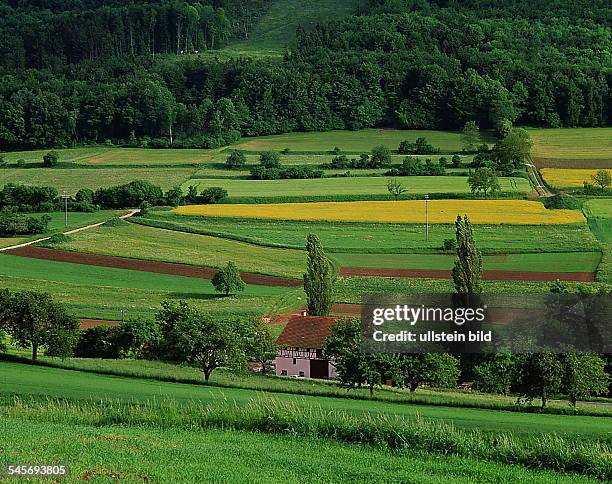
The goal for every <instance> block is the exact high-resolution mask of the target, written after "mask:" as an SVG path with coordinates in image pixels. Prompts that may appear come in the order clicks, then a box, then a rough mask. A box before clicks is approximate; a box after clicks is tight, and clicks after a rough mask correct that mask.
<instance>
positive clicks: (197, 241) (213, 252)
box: [54, 223, 306, 277]
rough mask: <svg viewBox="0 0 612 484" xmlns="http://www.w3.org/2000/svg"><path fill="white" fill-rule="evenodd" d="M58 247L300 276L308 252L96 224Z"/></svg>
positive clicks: (184, 234)
mask: <svg viewBox="0 0 612 484" xmlns="http://www.w3.org/2000/svg"><path fill="white" fill-rule="evenodd" d="M54 247H55V248H58V249H66V250H74V251H78V252H91V253H95V254H103V255H116V256H121V257H130V258H134V259H149V260H159V261H167V262H182V263H185V264H192V265H202V266H209V267H223V266H225V265H226V264H227V262H228V261H229V260H232V261H233V262H235V263H236V265H237V266H238V267H239V268H240V269H241V270H243V271H249V272H257V273H262V274H272V275H284V276H295V277H301V276H302V274H303V273H304V268H305V267H306V254H305V252H303V251H298V250H294V249H274V248H269V247H259V246H256V245H253V244H247V243H244V242H237V241H234V240H227V239H222V238H218V237H208V236H205V235H196V234H188V233H183V232H173V231H170V230H161V229H155V228H151V227H146V226H143V225H136V224H128V223H126V225H121V226H114V227H107V226H102V227H97V228H95V229H92V230H87V231H83V232H81V233H78V234H74V235H73V236H71V240H70V241H69V242H63V243H60V244H55V245H54Z"/></svg>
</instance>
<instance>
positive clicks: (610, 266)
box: [584, 198, 612, 283]
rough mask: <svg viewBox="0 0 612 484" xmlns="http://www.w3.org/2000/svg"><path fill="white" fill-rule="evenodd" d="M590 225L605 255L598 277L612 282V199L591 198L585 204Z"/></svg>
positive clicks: (603, 280)
mask: <svg viewBox="0 0 612 484" xmlns="http://www.w3.org/2000/svg"><path fill="white" fill-rule="evenodd" d="M584 212H585V214H586V216H587V217H588V220H589V227H590V228H591V231H592V232H593V233H594V234H595V236H596V237H597V239H598V240H599V241H600V242H601V246H602V249H603V257H602V260H601V264H600V265H599V267H598V271H597V279H598V280H600V281H602V282H608V283H612V199H610V198H599V199H594V200H589V201H588V202H587V203H586V204H585V206H584Z"/></svg>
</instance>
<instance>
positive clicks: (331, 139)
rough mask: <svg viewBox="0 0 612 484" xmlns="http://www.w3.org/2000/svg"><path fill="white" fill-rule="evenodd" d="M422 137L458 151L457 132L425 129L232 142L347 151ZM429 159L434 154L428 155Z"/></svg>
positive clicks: (256, 147)
mask: <svg viewBox="0 0 612 484" xmlns="http://www.w3.org/2000/svg"><path fill="white" fill-rule="evenodd" d="M420 137H424V138H426V139H427V141H429V143H431V144H432V145H433V146H434V147H436V148H438V149H441V150H445V151H461V149H462V143H461V136H460V134H459V133H458V132H451V131H428V130H396V129H364V130H361V131H342V130H339V131H327V132H322V133H320V132H311V133H288V134H279V135H272V136H260V137H257V138H245V139H244V140H242V141H240V142H239V143H236V144H235V145H232V146H231V147H230V148H235V149H239V150H245V151H267V150H274V151H282V150H284V149H287V148H288V149H290V150H293V151H299V152H303V151H312V152H315V153H321V152H328V151H332V150H333V149H334V148H336V147H338V148H340V149H341V150H342V151H344V152H347V153H362V152H369V151H370V150H371V149H372V148H374V147H375V146H377V145H381V144H382V145H385V146H387V147H388V148H389V149H391V150H396V149H397V147H398V145H399V144H400V143H401V142H402V141H411V142H414V141H415V140H416V139H417V138H420ZM431 157H432V158H434V157H435V155H431Z"/></svg>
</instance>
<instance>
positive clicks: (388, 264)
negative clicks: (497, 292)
mask: <svg viewBox="0 0 612 484" xmlns="http://www.w3.org/2000/svg"><path fill="white" fill-rule="evenodd" d="M53 247H54V248H57V249H64V250H71V251H77V252H87V253H94V254H102V255H114V256H120V257H129V258H135V259H149V260H159V261H168V262H181V263H186V264H193V265H203V266H210V267H222V266H223V265H225V264H226V263H227V261H228V260H232V261H234V262H235V263H236V265H237V266H238V268H239V269H241V270H244V271H249V272H259V273H263V274H271V275H282V276H292V277H297V278H299V277H300V276H301V275H302V274H303V273H304V270H305V261H306V255H305V253H304V252H303V251H301V250H296V249H281V248H270V247H261V246H257V245H253V244H249V243H244V242H239V241H235V240H228V239H224V238H219V237H210V236H206V235H197V234H190V233H186V232H176V231H171V230H164V229H157V228H153V227H148V226H144V225H136V224H126V225H121V226H115V227H107V226H102V227H98V228H95V229H92V230H87V231H83V232H81V233H79V234H75V235H73V236H72V237H71V240H70V241H68V242H61V243H56V244H53ZM600 258H601V254H600V253H599V252H573V253H563V252H560V253H558V252H551V253H537V254H502V255H490V256H485V257H484V268H485V270H515V271H543V272H592V271H594V270H595V268H596V267H597V264H598V263H599V260H600ZM332 259H333V260H334V261H336V262H337V263H338V264H339V265H341V266H360V267H384V268H398V269H451V268H452V267H453V264H454V260H455V255H454V254H444V255H443V254H356V253H333V254H332Z"/></svg>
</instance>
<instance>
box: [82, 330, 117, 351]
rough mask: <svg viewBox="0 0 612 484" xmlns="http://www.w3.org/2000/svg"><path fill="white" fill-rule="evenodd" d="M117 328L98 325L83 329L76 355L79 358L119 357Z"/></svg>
mask: <svg viewBox="0 0 612 484" xmlns="http://www.w3.org/2000/svg"><path fill="white" fill-rule="evenodd" d="M116 337H117V330H116V328H113V327H111V326H96V327H95V328H89V329H86V330H84V331H81V333H80V336H79V342H78V343H77V345H76V348H75V350H74V355H75V356H76V357H79V358H117V357H118V356H119V354H118V351H117V341H116Z"/></svg>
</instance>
